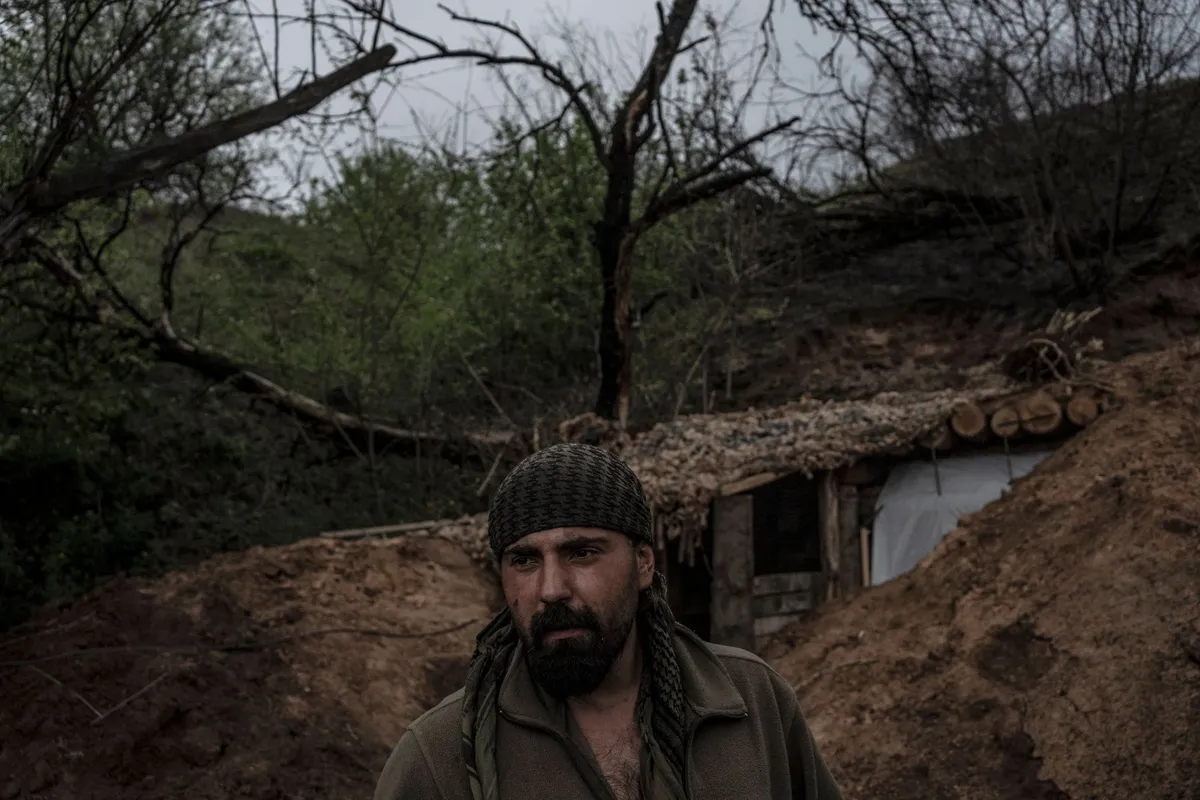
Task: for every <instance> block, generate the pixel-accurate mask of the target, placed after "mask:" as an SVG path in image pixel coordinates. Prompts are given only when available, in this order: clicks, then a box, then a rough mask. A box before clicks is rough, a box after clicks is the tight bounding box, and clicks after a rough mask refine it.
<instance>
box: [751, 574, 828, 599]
mask: <svg viewBox="0 0 1200 800" xmlns="http://www.w3.org/2000/svg"><path fill="white" fill-rule="evenodd" d="M820 575H821V573H819V572H777V573H775V574H774V575H755V576H754V583H753V586H754V596H755V597H759V596H761V595H765V594H787V593H788V592H811V591H812V590H813V588H814V587H815V586H816V584H817V583H819V581H817V580H815V579H816V578H819V577H820Z"/></svg>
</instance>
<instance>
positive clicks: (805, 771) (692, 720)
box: [375, 627, 842, 800]
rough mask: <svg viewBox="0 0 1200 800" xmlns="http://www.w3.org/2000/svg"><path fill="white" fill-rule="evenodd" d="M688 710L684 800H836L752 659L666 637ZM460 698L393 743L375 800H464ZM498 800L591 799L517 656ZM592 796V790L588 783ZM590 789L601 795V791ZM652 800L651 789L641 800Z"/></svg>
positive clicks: (565, 730)
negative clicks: (671, 645) (671, 641)
mask: <svg viewBox="0 0 1200 800" xmlns="http://www.w3.org/2000/svg"><path fill="white" fill-rule="evenodd" d="M675 650H676V654H677V656H678V659H679V668H680V672H681V674H682V678H683V687H684V693H685V695H686V696H687V700H688V738H687V763H686V767H685V770H686V782H687V786H686V787H685V788H686V791H687V795H688V797H690V798H693V800H710V798H711V799H712V800H727V799H728V800H801V799H803V800H841V797H842V795H841V791H840V790H839V789H838V786H837V783H835V782H834V779H833V776H832V775H830V773H829V769H828V768H827V767H826V766H825V762H824V760H823V759H822V758H821V754H820V752H819V750H818V748H817V745H816V742H815V741H813V737H812V733H811V732H810V731H809V729H808V725H807V723H806V722H805V721H804V715H803V714H802V713H801V712H800V706H799V704H798V703H797V701H796V694H795V692H794V691H793V690H792V687H791V686H790V685H789V684H788V682H787V681H785V680H784V679H783V678H782V677H781V676H780V675H779V673H777V672H775V670H773V669H771V668H770V667H769V666H767V664H766V663H765V662H764V661H763V660H762V659H760V658H758V657H757V656H755V655H753V654H751V653H748V652H746V651H745V650H739V649H737V648H734V647H724V646H721V645H713V644H708V643H706V642H704V641H702V640H701V639H700V638H699V637H697V636H696V635H695V634H693V633H692V632H691V631H689V630H687V629H686V628H682V627H677V628H676V635H675ZM462 696H463V692H462V691H461V690H460V691H458V692H455V693H454V694H452V695H450V696H449V697H447V698H446V699H445V700H443V701H442V702H441V703H440V704H439V705H438V706H437V707H435V708H433V709H431V710H430V711H427V712H426V713H425V714H423V715H422V716H421V717H419V718H418V719H417V720H416V721H414V722H413V723H412V724H411V725H409V726H408V729H407V730H406V731H405V732H404V734H403V735H402V736H401V737H400V741H399V743H398V744H397V745H396V747H395V749H394V750H393V751H392V755H391V757H390V758H389V759H388V761H387V765H386V766H385V767H384V769H383V774H382V775H381V776H380V779H379V784H378V786H377V787H376V789H375V800H471V790H470V787H469V785H468V783H467V772H466V768H465V767H464V766H463V758H462V729H461V722H460V713H461V711H462ZM499 703H500V718H499V723H498V728H499V729H498V731H497V733H496V737H497V758H496V760H497V762H498V767H499V771H500V776H499V778H500V791H501V795H502V796H503V797H507V798H511V799H512V800H564V799H565V798H571V800H576V799H578V800H587V798H594V800H613V798H614V795H613V794H612V793H611V792H609V794H608V797H606V798H596V797H595V795H594V794H593V793H592V792H591V791H590V790H589V788H588V785H589V782H588V781H586V780H585V779H584V777H583V772H582V770H594V771H595V773H594V776H598V775H600V768H599V766H598V765H597V763H596V760H595V758H594V757H593V756H592V754H591V751H590V749H589V747H588V745H587V743H586V740H585V739H584V738H583V736H582V734H581V733H580V731H579V728H578V726H577V725H575V724H574V722H573V719H572V717H571V714H569V713H568V712H567V709H566V706H565V705H564V704H563V703H560V702H557V701H554V700H553V699H551V698H549V697H548V696H547V695H546V694H545V693H544V692H542V691H541V690H540V689H539V688H537V686H536V685H535V684H534V682H533V679H532V678H531V676H530V675H529V672H528V670H527V669H526V668H525V660H524V656H523V653H522V651H521V649H520V647H519V646H518V650H517V652H516V654H515V656H514V658H513V661H512V666H511V667H510V669H509V671H508V674H507V675H506V676H505V678H504V682H503V684H502V685H501V687H500V694H499ZM590 783H591V784H592V785H596V783H597V782H596V781H595V780H592V781H591V782H590ZM599 783H600V785H607V784H604V783H603V780H601V781H600V782H599ZM647 791H648V793H649V798H648V800H651V799H652V798H654V796H655V794H656V792H655V791H654V789H653V788H650V789H648V790H647Z"/></svg>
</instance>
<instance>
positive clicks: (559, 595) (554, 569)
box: [538, 558, 571, 605]
mask: <svg viewBox="0 0 1200 800" xmlns="http://www.w3.org/2000/svg"><path fill="white" fill-rule="evenodd" d="M570 596H571V590H570V585H569V583H568V581H567V571H566V570H565V569H563V567H562V566H561V565H560V564H559V563H558V559H555V558H548V559H546V561H545V563H544V564H543V565H542V569H541V583H540V585H539V586H538V599H539V600H541V601H542V602H543V603H545V604H546V605H550V604H551V603H560V602H562V601H563V600H566V599H568V598H569V597H570Z"/></svg>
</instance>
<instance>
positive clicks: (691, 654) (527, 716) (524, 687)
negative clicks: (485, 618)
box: [499, 625, 746, 734]
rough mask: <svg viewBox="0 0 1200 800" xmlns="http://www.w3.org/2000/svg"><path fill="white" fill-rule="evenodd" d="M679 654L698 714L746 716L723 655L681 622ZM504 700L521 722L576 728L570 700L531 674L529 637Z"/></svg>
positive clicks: (503, 707) (504, 710)
mask: <svg viewBox="0 0 1200 800" xmlns="http://www.w3.org/2000/svg"><path fill="white" fill-rule="evenodd" d="M675 658H676V660H677V661H678V662H679V673H680V678H681V681H682V683H683V692H684V696H685V698H686V699H687V702H688V704H689V705H690V706H691V708H692V711H693V713H694V715H695V716H696V717H698V718H700V719H704V718H707V717H713V716H721V717H731V716H732V717H736V716H745V714H746V702H745V700H743V698H742V695H741V693H740V692H738V690H737V687H736V686H734V685H733V681H732V680H730V678H729V673H728V672H726V671H725V667H724V666H723V665H722V664H721V661H720V659H718V658H717V656H716V655H715V654H714V653H713V652H712V650H711V649H709V647H708V645H706V644H705V643H704V641H703V640H701V639H700V637H698V636H696V634H694V633H692V632H691V631H690V630H688V629H687V628H684V627H683V626H681V625H676V626H675ZM499 705H500V713H501V714H503V715H504V716H506V717H509V718H511V719H512V720H514V721H516V722H522V723H525V724H532V725H535V726H537V727H541V728H547V729H550V730H554V731H558V732H560V733H563V734H567V732H568V731H569V730H570V715H569V714H568V713H567V706H566V704H565V703H563V702H561V701H558V700H555V699H554V698H552V697H550V696H549V695H548V694H546V692H544V691H543V690H542V689H541V688H540V687H539V686H538V685H537V684H536V682H535V681H534V680H533V676H531V675H530V674H529V669H528V667H527V666H526V664H525V645H524V643H523V642H518V644H517V647H516V650H515V651H514V652H513V656H512V661H511V662H510V665H509V668H508V671H507V673H506V674H505V676H504V681H503V682H502V683H501V685H500V694H499Z"/></svg>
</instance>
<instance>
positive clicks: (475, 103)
mask: <svg viewBox="0 0 1200 800" xmlns="http://www.w3.org/2000/svg"><path fill="white" fill-rule="evenodd" d="M287 1H288V2H291V3H295V4H296V5H297V6H300V0H287ZM317 2H318V3H321V2H324V3H325V4H326V6H327V7H333V6H335V5H336V4H337V3H338V0H317ZM770 2H771V0H707V2H706V3H703V4H702V6H701V8H702V9H704V8H707V9H710V10H712V11H713V13H714V15H715V16H717V17H718V19H720V20H723V21H725V22H726V23H727V29H728V30H729V31H730V33H728V34H727V35H726V38H727V39H728V40H729V43H728V44H727V50H728V52H730V53H733V54H737V53H746V52H749V51H750V49H751V48H752V47H753V45H754V44H755V42H756V41H757V42H761V41H762V34H761V33H760V32H759V30H760V23H761V21H762V19H763V16H764V13H765V12H766V10H767V7H768V4H769V3H770ZM774 3H775V7H774V13H773V15H772V20H773V23H774V28H775V35H776V38H777V41H778V44H779V48H780V64H779V67H778V72H779V73H780V75H781V76H782V78H783V79H784V80H785V81H786V82H787V84H789V85H790V87H791V88H780V86H779V84H778V81H776V80H772V81H771V85H770V86H767V85H765V84H764V86H763V88H761V89H760V90H758V92H757V93H756V100H757V104H756V105H755V106H754V107H753V109H752V110H751V111H750V112H749V113H748V119H747V123H748V127H750V128H754V127H757V126H758V125H760V124H761V123H763V122H766V121H768V119H769V118H770V117H771V115H772V114H782V113H789V112H790V113H797V112H798V111H799V105H798V100H797V98H798V95H797V93H796V91H795V88H796V87H797V86H803V87H804V88H812V86H813V85H814V81H815V79H816V75H817V72H816V69H815V67H814V66H813V64H812V58H813V57H814V56H816V55H820V54H821V53H823V52H824V51H825V50H826V49H828V47H829V45H830V43H831V41H832V39H831V38H830V37H829V36H828V35H823V34H822V33H819V32H814V30H813V27H812V25H811V24H810V23H809V22H807V21H806V20H804V19H803V18H802V17H801V16H800V14H799V13H798V11H797V10H796V7H795V4H794V3H793V2H792V0H774ZM254 4H255V5H257V7H258V8H259V9H260V10H266V9H269V8H270V5H271V3H270V2H269V0H256V2H255V3H254ZM279 5H280V6H282V7H284V8H286V7H287V4H286V3H283V2H281V3H279ZM447 5H449V6H450V7H452V8H454V9H455V10H456V11H460V12H462V13H470V14H473V15H475V16H480V17H486V18H489V19H496V20H505V21H510V22H513V23H515V24H516V25H517V26H519V27H520V28H521V30H522V31H523V32H524V33H526V34H528V35H530V36H531V38H533V39H535V41H536V42H537V43H538V44H539V46H541V47H544V48H545V49H546V50H547V51H549V52H552V53H554V54H555V55H558V56H559V57H562V56H563V55H564V52H563V51H564V47H565V45H564V44H563V42H562V41H561V39H560V38H559V37H556V36H555V35H554V31H555V28H556V26H557V25H558V24H560V21H565V22H566V23H568V24H569V25H570V26H572V27H574V28H576V29H577V30H582V31H586V32H587V33H588V34H590V35H591V36H592V37H593V40H594V41H598V42H599V44H600V48H601V51H602V52H601V57H602V58H603V60H604V61H605V62H606V63H608V64H609V65H611V66H614V67H615V68H616V72H615V73H614V74H613V75H611V76H606V77H607V78H608V79H609V80H610V81H611V83H612V84H613V85H617V86H624V85H628V82H629V81H630V80H631V78H627V77H625V76H624V75H623V74H622V70H627V71H629V72H633V71H634V70H636V69H638V68H639V67H640V65H641V63H642V62H644V59H645V56H646V54H647V53H648V52H649V49H650V47H651V45H652V41H653V32H654V31H655V30H656V29H657V17H656V12H655V7H654V2H653V0H586V1H585V0H558V1H557V2H552V1H551V0H465V2H464V0H451V2H448V3H447ZM665 5H669V3H665ZM393 8H394V9H396V11H395V12H393V13H398V14H401V15H402V16H398V17H397V18H398V19H399V20H400V21H401V22H402V23H403V24H405V25H407V26H408V27H409V28H411V29H413V30H416V31H418V32H420V33H422V34H425V35H428V36H430V37H433V38H437V39H440V40H442V41H444V42H445V43H446V44H447V45H449V46H451V47H455V46H470V45H477V44H479V43H480V42H481V38H480V37H481V36H482V35H483V34H482V33H481V32H480V31H479V30H477V29H473V28H472V27H471V26H469V25H466V24H464V23H462V22H456V21H453V20H451V19H450V18H449V16H448V15H447V14H446V12H445V11H443V10H442V9H439V8H438V2H437V0H395V2H394V3H393ZM698 17H699V15H698ZM260 32H261V33H262V34H263V36H264V41H265V43H266V45H267V46H268V47H272V45H273V41H274V36H275V34H274V30H273V28H272V27H270V26H268V25H267V24H266V23H260ZM701 33H702V27H701V25H700V24H699V19H698V20H697V22H695V23H693V27H692V29H691V30H690V31H689V34H691V36H689V38H694V37H696V36H699V35H700V34H701ZM384 41H391V42H393V43H395V44H397V46H398V47H400V50H401V55H400V57H404V55H405V54H406V52H408V51H407V48H408V47H410V46H413V44H414V43H411V42H410V41H408V40H404V39H402V38H401V37H399V36H397V35H395V34H394V33H388V34H386V35H385V37H384ZM511 46H512V45H510V47H511ZM279 51H280V53H281V55H282V58H281V68H282V69H281V71H282V72H284V73H285V74H286V73H288V72H292V71H294V70H296V69H303V68H306V67H308V66H309V64H310V63H311V55H310V54H311V52H312V50H311V47H310V44H309V36H308V30H307V29H306V28H305V27H303V26H299V25H296V26H293V27H292V28H291V29H290V30H285V31H284V33H283V35H282V37H281V39H280V46H279ZM745 61H746V62H747V63H748V59H745ZM329 67H330V65H329V63H328V62H327V61H324V60H322V63H321V64H320V65H319V68H320V69H321V71H327V70H328V69H329ZM743 73H745V69H743ZM508 74H510V75H513V76H521V77H523V78H524V79H525V80H527V81H529V83H530V86H537V87H541V86H543V85H544V84H541V83H539V82H538V81H537V80H536V75H533V74H531V71H530V70H528V69H525V68H521V67H512V68H509V73H508ZM293 85H294V78H293ZM547 96H552V95H547ZM372 99H373V105H374V107H375V108H376V110H377V114H378V117H379V130H380V132H381V134H383V135H384V136H386V137H388V138H392V139H397V140H400V141H403V142H407V143H410V144H412V143H417V142H419V141H420V140H421V139H422V137H424V136H427V135H428V131H430V130H434V131H438V132H439V133H440V134H441V135H445V132H446V131H447V130H449V127H450V126H455V127H456V128H457V129H458V133H457V134H456V142H459V143H462V142H464V141H465V142H466V144H467V146H470V145H472V144H474V145H478V144H479V143H480V142H481V141H483V140H485V139H486V137H487V135H488V133H489V130H490V128H489V123H488V118H489V117H494V115H495V114H496V112H497V111H499V110H500V108H501V107H502V105H503V104H505V103H508V102H510V101H508V100H507V99H506V98H505V97H504V93H503V91H502V90H501V89H500V87H499V84H498V83H497V81H496V79H495V76H494V75H493V74H490V71H489V70H488V68H485V67H479V66H471V65H469V64H466V63H463V62H457V63H456V62H435V63H433V64H426V65H421V66H419V67H413V68H411V69H410V70H409V71H407V72H406V73H404V79H403V80H402V81H401V82H400V84H399V86H397V87H384V88H381V89H380V90H379V91H377V92H375V94H374V96H373V98H372ZM348 103H349V100H348V97H347V96H346V94H345V93H343V95H342V96H340V97H338V98H336V99H335V100H334V101H333V102H332V103H331V104H330V105H329V106H327V108H329V107H333V108H340V109H343V108H347V107H348ZM463 109H465V110H466V111H465V113H464V111H463ZM464 125H465V128H464ZM363 144H364V143H363V142H362V140H361V137H343V138H342V139H341V140H340V141H339V142H338V147H339V149H342V150H345V149H347V148H349V149H354V148H356V147H361V146H362V145H363ZM317 161H318V162H319V161H320V159H318V160H317ZM314 166H315V169H316V174H318V175H320V174H327V169H326V168H325V167H324V166H322V165H321V164H320V163H315V164H314Z"/></svg>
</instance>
